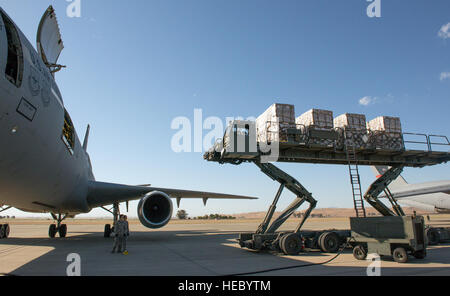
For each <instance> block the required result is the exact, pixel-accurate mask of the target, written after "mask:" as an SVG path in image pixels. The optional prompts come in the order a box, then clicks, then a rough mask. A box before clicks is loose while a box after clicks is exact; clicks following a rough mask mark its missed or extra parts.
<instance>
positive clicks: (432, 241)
mask: <svg viewBox="0 0 450 296" xmlns="http://www.w3.org/2000/svg"><path fill="white" fill-rule="evenodd" d="M425 234H426V235H427V237H428V245H430V246H433V245H437V244H439V241H440V240H441V238H440V235H439V232H437V231H436V230H435V229H433V228H428V229H427V230H425Z"/></svg>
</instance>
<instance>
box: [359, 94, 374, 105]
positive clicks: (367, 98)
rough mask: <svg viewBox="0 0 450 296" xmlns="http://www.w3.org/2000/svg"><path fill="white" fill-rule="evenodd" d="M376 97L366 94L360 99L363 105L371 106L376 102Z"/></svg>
mask: <svg viewBox="0 0 450 296" xmlns="http://www.w3.org/2000/svg"><path fill="white" fill-rule="evenodd" d="M375 100H376V98H374V97H370V96H365V97H364V98H361V99H360V100H359V104H360V105H363V106H369V105H370V104H373V103H375Z"/></svg>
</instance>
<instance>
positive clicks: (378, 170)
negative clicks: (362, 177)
mask: <svg viewBox="0 0 450 296" xmlns="http://www.w3.org/2000/svg"><path fill="white" fill-rule="evenodd" d="M388 169H389V167H388V166H372V170H373V172H374V173H375V176H377V178H379V177H381V176H382V175H383V174H384V173H386V171H387V170H388ZM407 185H408V182H406V180H405V178H403V177H402V176H401V175H400V176H398V178H397V179H395V180H394V181H392V183H391V184H390V185H389V189H390V190H394V191H396V190H397V189H399V188H402V187H404V186H407Z"/></svg>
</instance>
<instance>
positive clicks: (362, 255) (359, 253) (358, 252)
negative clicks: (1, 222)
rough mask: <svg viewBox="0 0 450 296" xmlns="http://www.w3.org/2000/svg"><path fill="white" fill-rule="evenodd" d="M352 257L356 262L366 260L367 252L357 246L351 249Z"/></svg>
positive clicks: (360, 246)
mask: <svg viewBox="0 0 450 296" xmlns="http://www.w3.org/2000/svg"><path fill="white" fill-rule="evenodd" d="M353 257H355V258H356V259H358V260H366V258H367V252H366V249H365V248H364V247H363V246H362V245H357V246H355V247H354V248H353Z"/></svg>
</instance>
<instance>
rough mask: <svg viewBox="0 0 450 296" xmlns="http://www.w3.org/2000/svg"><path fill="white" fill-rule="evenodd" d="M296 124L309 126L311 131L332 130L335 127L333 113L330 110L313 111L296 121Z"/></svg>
mask: <svg viewBox="0 0 450 296" xmlns="http://www.w3.org/2000/svg"><path fill="white" fill-rule="evenodd" d="M295 123H296V124H299V125H304V126H307V127H309V128H311V129H318V130H330V129H332V128H333V127H334V125H333V112H332V111H328V110H320V109H311V110H309V111H307V112H305V113H303V114H302V115H300V116H299V117H297V119H296V120H295Z"/></svg>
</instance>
